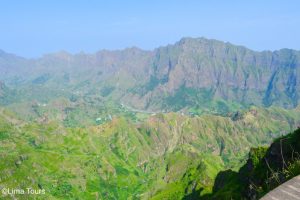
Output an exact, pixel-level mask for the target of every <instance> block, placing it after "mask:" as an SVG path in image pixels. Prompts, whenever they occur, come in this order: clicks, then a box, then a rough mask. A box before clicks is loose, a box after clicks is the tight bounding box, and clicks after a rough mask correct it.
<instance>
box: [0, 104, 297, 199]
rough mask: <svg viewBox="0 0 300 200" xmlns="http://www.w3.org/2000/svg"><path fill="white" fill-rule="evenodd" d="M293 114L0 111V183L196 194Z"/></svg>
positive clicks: (103, 193)
mask: <svg viewBox="0 0 300 200" xmlns="http://www.w3.org/2000/svg"><path fill="white" fill-rule="evenodd" d="M298 113H299V112H298V110H290V111H289V112H286V111H285V110H283V109H275V108H271V109H259V108H252V110H250V111H247V112H244V113H243V114H242V117H241V118H239V119H238V120H235V121H233V120H232V119H231V118H229V117H218V116H213V115H204V116H201V117H193V118H191V117H189V116H182V115H179V114H176V113H169V114H158V115H156V116H152V117H150V118H149V119H147V120H145V121H144V122H140V123H138V124H134V123H132V122H131V121H129V120H126V119H125V118H114V119H113V120H112V121H111V122H108V123H104V124H102V125H99V126H90V127H88V128H65V127H64V126H62V125H61V124H60V123H58V122H55V121H51V122H47V123H44V124H43V123H34V122H30V123H24V122H22V121H20V120H17V119H16V117H14V116H13V115H12V114H10V113H8V112H7V111H6V110H2V111H1V115H0V144H1V145H0V156H1V160H0V167H1V170H0V171H1V174H0V178H1V181H0V186H1V187H14V188H15V187H21V188H24V187H28V186H29V187H32V188H44V189H45V190H46V195H44V196H41V198H44V199H83V198H84V199H95V197H96V196H98V197H99V198H105V199H128V198H129V199H140V198H144V199H146V198H150V197H151V198H153V199H181V198H183V197H184V196H185V195H195V196H199V195H200V193H201V194H203V193H209V192H210V191H211V188H212V186H213V184H214V178H215V177H216V175H217V173H218V172H219V171H220V170H221V169H224V168H228V167H236V166H238V165H239V164H240V160H242V159H243V158H244V157H245V155H246V152H247V151H248V150H249V148H250V146H253V145H254V146H257V145H260V144H262V143H268V142H271V140H272V137H276V136H278V135H276V133H280V132H283V131H289V130H290V129H291V128H293V127H295V126H296V124H297V123H299V122H300V116H299V114H298ZM253 130H255V131H253ZM253 133H254V134H253ZM230 160H232V161H233V162H229V161H230ZM20 198H24V199H26V197H25V196H22V197H20Z"/></svg>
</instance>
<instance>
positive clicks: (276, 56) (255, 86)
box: [142, 38, 300, 107]
mask: <svg viewBox="0 0 300 200" xmlns="http://www.w3.org/2000/svg"><path fill="white" fill-rule="evenodd" d="M299 59H300V53H299V52H298V51H293V50H289V49H282V50H280V51H275V52H269V51H265V52H255V51H251V50H249V49H247V48H244V47H240V46H234V45H232V44H229V43H223V42H219V41H215V40H206V39H203V38H200V39H189V38H186V39H182V40H181V41H180V42H178V43H176V44H175V45H170V46H167V47H162V48H159V49H157V50H156V51H155V57H154V59H153V66H152V71H151V72H152V74H151V75H150V76H151V77H154V78H152V79H154V80H156V81H157V85H156V86H155V87H152V88H151V90H148V91H147V92H145V93H146V94H145V95H143V96H142V99H143V98H146V97H148V96H149V95H148V94H149V93H151V95H150V96H151V98H152V99H155V97H156V96H161V98H163V95H164V96H171V97H172V96H176V93H178V92H180V90H181V89H182V88H184V89H186V88H190V89H193V90H192V92H193V93H194V94H193V95H196V97H198V98H196V99H201V97H203V99H205V98H206V99H207V100H213V99H223V100H229V101H237V102H239V103H242V104H256V105H264V106H270V105H273V104H276V105H280V106H284V107H294V106H295V105H297V104H298V96H299V82H298V81H297V77H299V75H300V71H299V67H300V63H299ZM151 77H150V82H151ZM162 94H163V95H162ZM187 96H192V95H191V94H187ZM150 100H151V99H150ZM148 101H149V99H148ZM154 103H155V102H154ZM194 103H195V104H196V103H197V102H196V100H195V102H194ZM150 104H151V103H150ZM185 106H186V105H181V107H185Z"/></svg>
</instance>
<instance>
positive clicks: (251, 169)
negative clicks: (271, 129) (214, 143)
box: [205, 129, 300, 199]
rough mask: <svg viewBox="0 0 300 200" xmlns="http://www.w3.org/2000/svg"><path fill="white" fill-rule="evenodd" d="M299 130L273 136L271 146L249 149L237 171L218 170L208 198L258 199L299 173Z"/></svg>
mask: <svg viewBox="0 0 300 200" xmlns="http://www.w3.org/2000/svg"><path fill="white" fill-rule="evenodd" d="M299 141H300V129H297V130H296V131H294V132H293V133H291V134H288V135H286V136H284V137H280V138H278V139H276V140H275V141H274V142H273V143H272V144H271V145H270V147H259V148H253V149H251V150H250V153H249V158H248V160H247V162H246V164H245V165H244V166H242V167H241V168H240V170H239V171H238V172H233V171H231V170H228V171H223V172H220V173H219V174H218V176H217V178H216V181H215V186H214V190H213V192H214V193H213V194H212V195H207V196H205V197H206V198H207V199H220V198H221V199H232V198H233V199H258V198H260V197H262V196H263V195H264V194H266V193H267V192H268V191H270V190H272V189H274V188H275V187H277V186H278V185H280V184H281V183H283V182H285V181H287V180H289V179H291V178H292V177H294V176H297V175H299V174H300V161H299V159H300V157H299V153H300V143H299Z"/></svg>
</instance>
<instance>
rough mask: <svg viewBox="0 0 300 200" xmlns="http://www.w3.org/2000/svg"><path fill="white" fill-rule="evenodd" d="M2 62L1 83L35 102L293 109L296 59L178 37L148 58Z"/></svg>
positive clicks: (59, 56)
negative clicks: (95, 100)
mask: <svg viewBox="0 0 300 200" xmlns="http://www.w3.org/2000/svg"><path fill="white" fill-rule="evenodd" d="M0 58H1V62H0V68H1V73H0V80H5V83H7V84H8V85H15V87H16V89H18V90H19V91H20V92H22V91H26V94H28V95H27V96H28V97H30V98H31V99H36V100H37V99H39V98H41V97H43V96H44V95H40V96H39V95H37V93H39V92H44V93H45V94H53V96H55V97H56V96H62V95H64V96H65V97H69V96H71V95H72V94H83V95H90V94H96V95H98V96H102V97H105V98H107V99H113V100H116V101H118V102H119V103H121V102H122V103H124V104H126V105H128V106H131V107H134V108H138V109H143V110H145V109H147V110H155V111H161V110H166V111H178V110H182V111H185V112H193V113H197V114H200V113H203V112H207V111H208V112H212V111H213V112H218V113H226V112H228V111H234V110H236V109H239V108H243V107H248V106H249V105H256V106H265V107H268V106H271V105H276V106H281V107H285V108H293V107H296V106H297V105H298V101H299V92H300V89H299V88H300V87H299V81H298V78H299V76H300V71H299V68H300V62H299V59H300V52H299V51H295V50H290V49H282V50H279V51H274V52H271V51H263V52H256V51H252V50H250V49H247V48H245V47H242V46H235V45H232V44H230V43H224V42H221V41H217V40H208V39H205V38H196V39H193V38H183V39H182V40H180V41H179V42H177V43H175V44H174V45H168V46H165V47H160V48H157V49H155V50H153V51H143V50H140V49H138V48H129V49H125V50H119V51H106V50H103V51H99V52H97V53H95V54H85V53H79V54H75V55H71V54H69V53H67V52H59V53H56V54H49V55H45V56H44V57H42V58H39V59H31V60H26V59H23V58H19V57H16V56H13V55H11V54H6V53H4V52H2V53H1V54H0ZM2 69H3V70H2ZM32 88H34V90H32ZM23 94H24V93H23ZM48 96H49V97H47V98H45V99H44V100H49V99H51V95H48Z"/></svg>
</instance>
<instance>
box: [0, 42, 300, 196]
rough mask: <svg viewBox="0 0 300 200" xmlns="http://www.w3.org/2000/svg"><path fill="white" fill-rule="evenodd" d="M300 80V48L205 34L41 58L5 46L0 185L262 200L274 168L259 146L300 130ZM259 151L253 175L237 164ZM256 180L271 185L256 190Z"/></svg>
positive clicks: (0, 74)
mask: <svg viewBox="0 0 300 200" xmlns="http://www.w3.org/2000/svg"><path fill="white" fill-rule="evenodd" d="M299 78H300V52H299V51H295V50H291V49H282V50H278V51H273V52H271V51H263V52H256V51H252V50H250V49H247V48H246V47H242V46H235V45H233V44H230V43H224V42H221V41H217V40H208V39H205V38H183V39H182V40H180V41H179V42H177V43H175V44H173V45H168V46H164V47H159V48H157V49H155V50H153V51H144V50H141V49H139V48H135V47H134V48H128V49H124V50H118V51H107V50H102V51H99V52H97V53H95V54H85V53H79V54H75V55H72V54H69V53H67V52H58V53H53V54H48V55H45V56H43V57H41V58H38V59H26V58H22V57H19V56H16V55H13V54H9V53H6V52H3V51H0V106H1V107H0V158H1V159H0V188H3V187H20V188H22V187H24V185H26V186H27V187H28V186H29V187H32V188H35V189H45V190H46V191H47V193H46V195H45V196H43V197H41V198H42V199H76V198H77V199H95V198H99V199H130V198H131V199H159V200H160V199H170V200H174V199H199V198H207V199H211V198H214V197H216V198H221V199H222V198H224V199H226V198H227V199H231V198H232V197H236V198H237V199H239V198H248V199H251V198H252V199H253V197H257V196H258V195H262V194H263V193H264V192H266V191H268V190H269V185H268V184H264V183H261V182H263V181H265V180H268V179H267V178H268V177H256V175H257V174H258V175H260V174H259V173H262V174H265V173H269V171H268V169H266V166H265V164H264V160H263V158H264V156H265V155H264V154H265V153H266V152H267V150H266V148H264V151H261V149H260V148H258V150H253V149H252V150H251V148H252V147H258V146H260V145H269V144H270V143H271V142H272V141H273V140H274V139H275V138H277V137H280V136H282V135H285V134H287V133H288V132H291V131H293V130H295V129H296V128H297V127H299V126H300V106H299V92H300V85H299ZM294 137H295V138H298V136H297V137H296V136H294ZM292 140H293V139H292ZM292 140H291V141H292ZM288 145H289V143H287V145H286V146H288ZM292 145H294V146H293V147H297V151H298V149H299V148H298V145H299V144H298V143H295V144H294V143H292ZM287 148H288V147H287ZM249 151H250V157H249V159H250V161H249V160H248V162H247V163H250V164H251V163H254V164H253V166H252V168H251V171H250V172H251V173H250V174H247V173H244V170H242V171H241V170H240V171H241V172H243V174H242V173H240V172H239V173H237V172H233V171H238V169H239V168H240V167H242V166H243V164H245V162H246V160H247V154H248V153H249ZM268 151H269V150H268ZM293 152H294V151H293ZM259 159H260V160H259ZM299 159H300V158H299ZM291 160H292V159H291ZM292 161H293V160H292ZM299 163H300V162H299ZM250 164H247V165H245V166H246V167H247V166H248V165H250ZM299 166H300V165H299ZM299 166H298V164H297V163H296V164H295V166H294V165H293V167H295V168H296V169H298V168H299V169H300V167H299ZM276 167H277V165H276ZM244 168H245V167H244ZM244 168H242V169H244ZM32 169H33V170H32ZM229 169H230V170H229ZM274 169H275V168H274ZM276 169H277V168H276ZM224 170H229V171H224ZM231 170H233V171H231ZM262 170H263V171H262ZM281 170H282V171H284V170H285V169H281ZM222 171H223V172H222ZM299 171H300V170H299ZM256 173H257V174H256ZM241 177H242V178H244V177H247V178H249V180H248V181H247V182H245V181H243V180H242V182H243V183H245V184H243V185H241V184H240V181H241V180H239V178H241ZM288 177H290V175H289V176H288ZM257 178H260V179H257ZM215 179H216V180H215ZM252 179H257V180H261V181H260V182H259V185H260V186H261V187H265V188H263V190H261V188H255V189H254V190H249V187H251V188H252V185H251V180H252ZM224 180H228V183H229V185H224ZM274 185H276V184H274ZM221 186H224V188H223V187H222V188H223V189H222V188H221ZM228 188H229V189H228ZM230 188H234V189H236V188H238V189H237V190H238V192H237V191H236V190H233V189H230ZM209 193H211V194H209ZM0 197H3V198H10V196H7V195H2V196H0ZM17 197H20V198H21V199H22V198H24V199H26V198H29V197H30V196H28V195H27V196H17Z"/></svg>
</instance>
